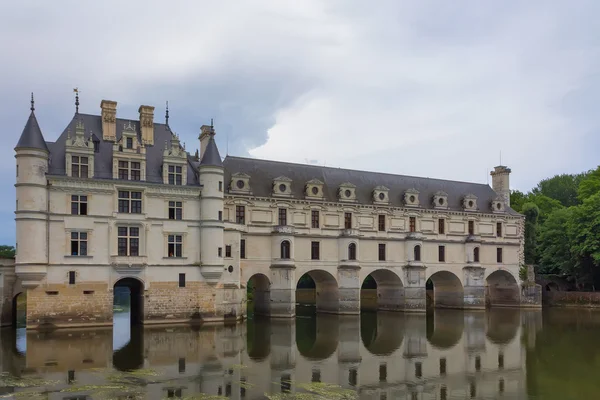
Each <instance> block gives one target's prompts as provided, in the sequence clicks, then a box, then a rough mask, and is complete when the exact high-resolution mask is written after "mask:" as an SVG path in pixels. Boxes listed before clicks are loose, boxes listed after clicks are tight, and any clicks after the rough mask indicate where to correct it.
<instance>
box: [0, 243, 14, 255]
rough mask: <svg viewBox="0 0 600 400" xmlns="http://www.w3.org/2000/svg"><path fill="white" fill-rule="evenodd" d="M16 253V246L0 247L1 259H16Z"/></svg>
mask: <svg viewBox="0 0 600 400" xmlns="http://www.w3.org/2000/svg"><path fill="white" fill-rule="evenodd" d="M15 252H16V249H15V247H14V246H6V245H4V246H0V258H14V257H15Z"/></svg>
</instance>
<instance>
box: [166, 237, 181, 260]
mask: <svg viewBox="0 0 600 400" xmlns="http://www.w3.org/2000/svg"><path fill="white" fill-rule="evenodd" d="M167 257H168V258H182V257H183V234H181V233H169V234H168V235H167Z"/></svg>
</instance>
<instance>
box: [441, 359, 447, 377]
mask: <svg viewBox="0 0 600 400" xmlns="http://www.w3.org/2000/svg"><path fill="white" fill-rule="evenodd" d="M440 375H441V376H444V375H446V359H445V358H440Z"/></svg>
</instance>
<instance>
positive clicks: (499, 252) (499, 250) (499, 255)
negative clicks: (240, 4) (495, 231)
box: [496, 247, 504, 264]
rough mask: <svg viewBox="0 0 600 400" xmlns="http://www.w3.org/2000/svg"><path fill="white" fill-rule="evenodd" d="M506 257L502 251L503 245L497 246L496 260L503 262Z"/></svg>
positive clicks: (499, 262)
mask: <svg viewBox="0 0 600 400" xmlns="http://www.w3.org/2000/svg"><path fill="white" fill-rule="evenodd" d="M503 259H504V254H503V251H502V247H496V262H497V263H498V264H502V263H503Z"/></svg>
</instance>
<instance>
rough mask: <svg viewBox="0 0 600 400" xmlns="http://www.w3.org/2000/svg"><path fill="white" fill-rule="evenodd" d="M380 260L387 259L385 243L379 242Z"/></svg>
mask: <svg viewBox="0 0 600 400" xmlns="http://www.w3.org/2000/svg"><path fill="white" fill-rule="evenodd" d="M379 261H385V244H383V243H379Z"/></svg>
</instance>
